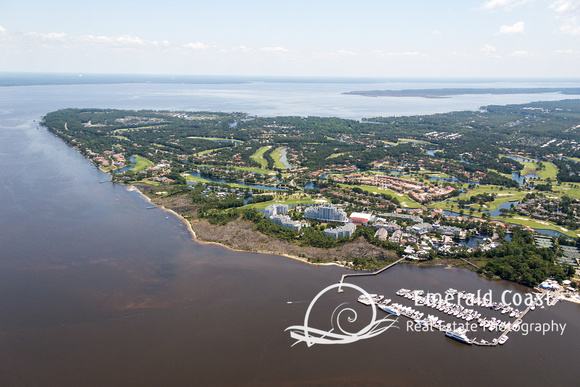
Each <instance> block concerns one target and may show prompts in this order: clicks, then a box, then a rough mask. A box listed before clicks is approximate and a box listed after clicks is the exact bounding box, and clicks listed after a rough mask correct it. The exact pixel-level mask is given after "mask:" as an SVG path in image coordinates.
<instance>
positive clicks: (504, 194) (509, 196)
mask: <svg viewBox="0 0 580 387" xmlns="http://www.w3.org/2000/svg"><path fill="white" fill-rule="evenodd" d="M528 192H529V191H521V192H518V190H517V189H506V188H504V189H503V190H501V189H500V187H499V186H495V185H485V186H481V185H480V186H477V187H476V188H474V189H472V190H469V191H467V192H464V193H463V194H461V195H459V196H457V197H454V198H451V200H452V201H444V202H436V203H433V204H431V205H430V207H431V208H435V207H438V208H442V209H444V210H449V211H455V212H458V211H459V210H460V208H459V207H458V205H457V201H459V200H469V198H471V197H472V196H475V195H480V194H482V193H492V194H497V196H496V199H495V200H494V201H493V202H490V203H486V204H484V205H482V206H481V210H482V211H494V210H497V209H498V208H499V205H500V204H503V203H507V202H513V201H515V200H522V199H523V198H524V196H526V194H527V193H528ZM472 208H473V211H474V213H473V215H476V216H479V214H477V210H478V209H479V208H480V207H479V204H474V205H473V207H472ZM464 212H465V213H466V214H467V213H468V212H469V207H468V208H466V209H464Z"/></svg>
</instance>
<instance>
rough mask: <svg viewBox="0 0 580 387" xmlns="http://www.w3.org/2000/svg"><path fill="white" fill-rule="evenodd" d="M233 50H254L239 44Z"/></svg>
mask: <svg viewBox="0 0 580 387" xmlns="http://www.w3.org/2000/svg"><path fill="white" fill-rule="evenodd" d="M233 50H234V51H237V52H250V51H252V49H251V48H248V47H246V46H237V47H234V48H233Z"/></svg>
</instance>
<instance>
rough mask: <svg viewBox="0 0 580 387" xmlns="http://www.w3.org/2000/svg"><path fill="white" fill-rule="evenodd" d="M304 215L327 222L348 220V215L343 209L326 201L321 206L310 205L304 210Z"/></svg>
mask: <svg viewBox="0 0 580 387" xmlns="http://www.w3.org/2000/svg"><path fill="white" fill-rule="evenodd" d="M304 217H305V218H310V219H318V220H323V221H326V222H345V223H346V222H348V217H347V216H346V212H344V210H343V209H341V208H338V207H336V206H335V205H334V204H329V203H325V204H322V205H320V206H314V207H308V208H307V209H306V210H305V211H304Z"/></svg>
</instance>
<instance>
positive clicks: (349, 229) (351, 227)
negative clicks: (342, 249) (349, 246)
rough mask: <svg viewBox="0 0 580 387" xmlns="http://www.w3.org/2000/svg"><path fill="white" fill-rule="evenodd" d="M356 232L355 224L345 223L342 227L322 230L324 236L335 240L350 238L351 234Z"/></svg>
mask: <svg viewBox="0 0 580 387" xmlns="http://www.w3.org/2000/svg"><path fill="white" fill-rule="evenodd" d="M355 231H356V224H354V223H347V224H345V225H344V226H339V227H335V228H327V229H326V230H324V235H329V236H332V237H335V238H339V237H347V238H350V236H351V235H352V234H354V232H355Z"/></svg>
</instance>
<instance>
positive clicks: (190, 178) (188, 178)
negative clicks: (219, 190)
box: [182, 173, 279, 193]
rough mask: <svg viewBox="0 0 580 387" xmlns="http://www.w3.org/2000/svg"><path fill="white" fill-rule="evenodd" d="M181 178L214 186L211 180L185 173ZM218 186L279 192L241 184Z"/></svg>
mask: <svg viewBox="0 0 580 387" xmlns="http://www.w3.org/2000/svg"><path fill="white" fill-rule="evenodd" d="M182 176H183V177H185V180H186V181H187V182H196V183H208V184H216V183H214V182H213V181H211V180H208V179H204V178H203V177H196V176H191V175H190V174H188V173H186V174H183V175H182ZM220 184H227V185H228V186H230V187H232V188H242V189H250V190H252V191H260V192H261V191H264V192H274V193H275V192H279V191H269V190H267V189H262V188H254V187H247V186H245V185H241V184H236V183H220Z"/></svg>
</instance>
